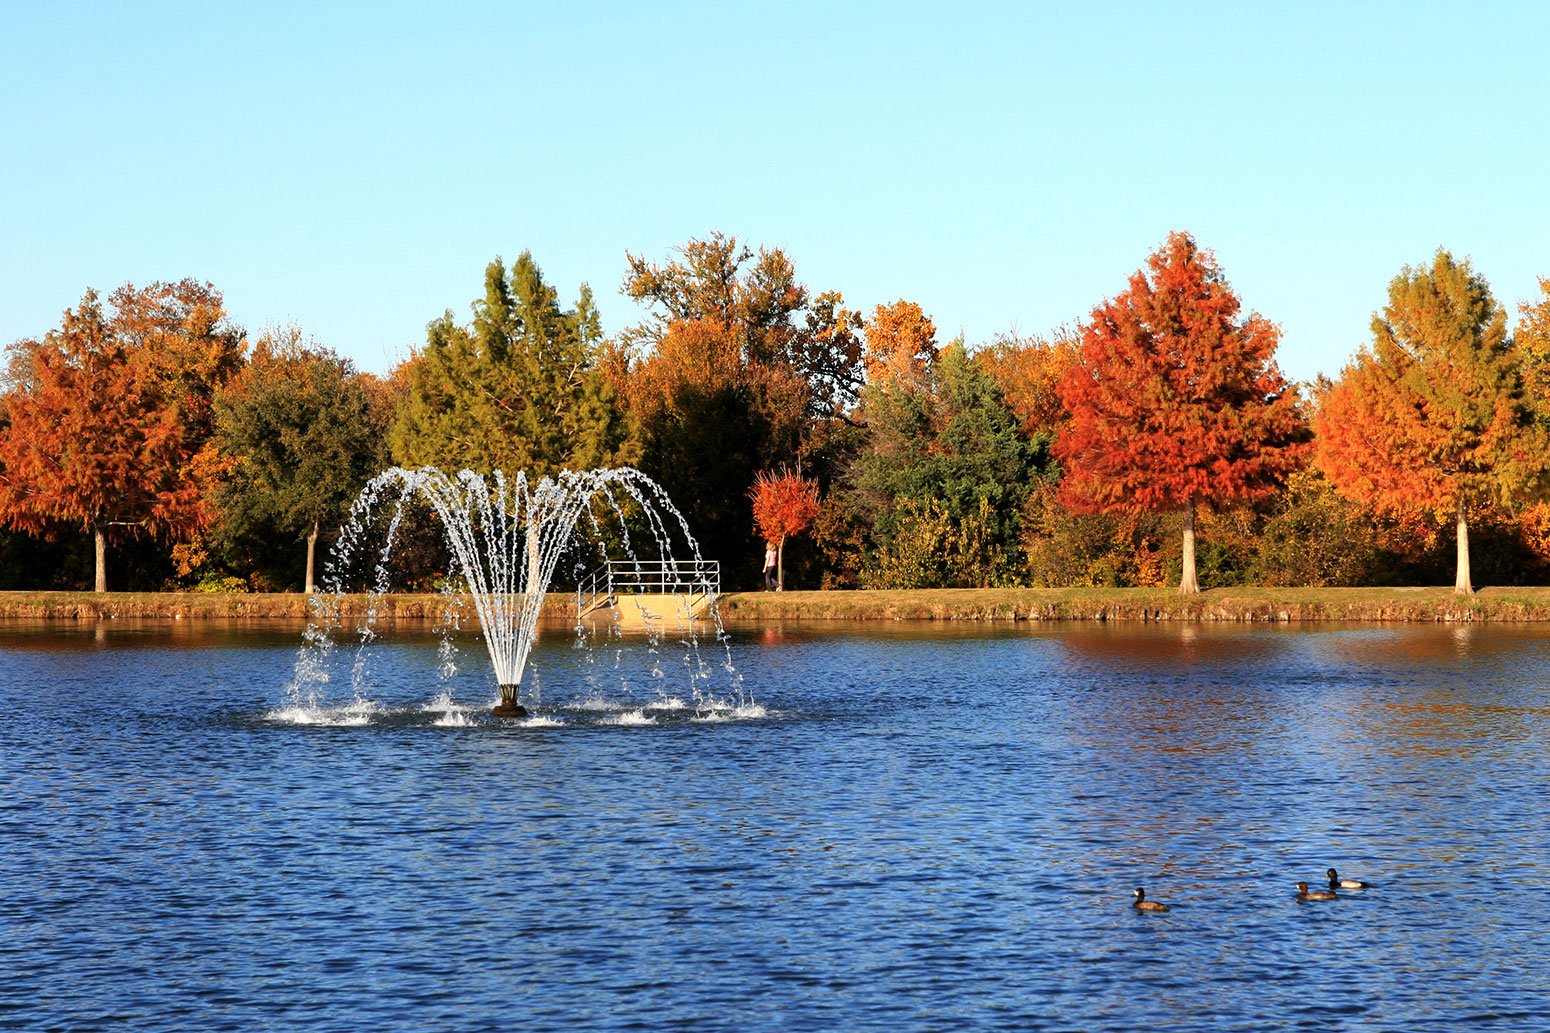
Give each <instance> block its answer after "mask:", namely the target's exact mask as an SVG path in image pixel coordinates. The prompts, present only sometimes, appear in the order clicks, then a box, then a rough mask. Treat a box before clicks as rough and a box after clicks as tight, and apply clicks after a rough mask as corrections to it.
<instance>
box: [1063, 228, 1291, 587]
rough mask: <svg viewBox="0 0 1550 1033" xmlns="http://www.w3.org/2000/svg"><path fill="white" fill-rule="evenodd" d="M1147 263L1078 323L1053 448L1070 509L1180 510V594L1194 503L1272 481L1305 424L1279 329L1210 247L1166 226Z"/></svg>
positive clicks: (1188, 578)
mask: <svg viewBox="0 0 1550 1033" xmlns="http://www.w3.org/2000/svg"><path fill="white" fill-rule="evenodd" d="M1146 264H1147V270H1146V271H1141V270H1138V271H1137V272H1136V273H1135V274H1134V275H1132V276H1131V278H1130V286H1129V288H1128V289H1127V290H1125V291H1124V292H1123V293H1121V294H1119V295H1118V296H1117V297H1115V298H1113V299H1111V300H1109V301H1105V302H1104V303H1103V304H1101V305H1099V306H1098V307H1097V308H1095V309H1093V313H1092V320H1091V322H1089V323H1087V324H1086V325H1085V326H1084V327H1083V328H1082V348H1081V353H1080V356H1079V357H1078V359H1077V361H1076V362H1075V363H1074V364H1073V365H1072V366H1071V367H1070V368H1069V369H1068V370H1067V371H1066V374H1065V376H1064V377H1063V378H1062V379H1061V382H1060V398H1061V401H1062V402H1063V403H1064V404H1065V406H1066V408H1067V409H1068V410H1069V411H1070V413H1071V417H1070V419H1069V421H1067V422H1066V423H1065V424H1064V425H1063V426H1062V427H1061V429H1060V433H1059V436H1058V437H1057V439H1056V442H1055V450H1054V451H1055V455H1056V457H1057V458H1058V459H1060V460H1061V462H1062V463H1063V465H1064V479H1063V481H1062V485H1061V495H1062V498H1063V499H1064V501H1065V502H1066V503H1067V504H1068V505H1071V506H1072V507H1073V508H1076V509H1078V510H1082V511H1087V512H1146V511H1162V510H1169V509H1172V510H1177V511H1179V512H1181V513H1182V514H1183V517H1184V532H1183V534H1184V538H1183V572H1182V575H1181V577H1180V581H1179V591H1180V592H1182V593H1185V594H1193V593H1196V592H1199V591H1200V586H1199V583H1198V581H1197V580H1196V576H1195V512H1196V508H1197V507H1199V506H1201V505H1208V506H1213V507H1219V506H1228V505H1233V504H1239V503H1244V502H1248V501H1251V500H1253V499H1256V498H1259V497H1262V496H1264V495H1266V494H1268V493H1270V492H1272V491H1274V490H1275V488H1276V486H1277V485H1279V484H1280V483H1281V481H1282V480H1283V479H1284V478H1285V476H1286V475H1287V474H1288V473H1289V472H1291V471H1292V470H1293V469H1295V468H1296V467H1297V465H1298V463H1299V462H1300V459H1301V453H1302V450H1303V445H1304V442H1305V441H1306V438H1307V427H1306V424H1305V422H1304V421H1303V418H1302V415H1301V413H1300V411H1299V407H1298V400H1297V393H1296V391H1295V389H1293V388H1292V387H1291V386H1290V385H1289V384H1288V383H1287V381H1286V380H1285V378H1283V377H1282V376H1281V372H1280V370H1279V369H1278V368H1277V366H1276V364H1275V360H1274V353H1275V348H1276V344H1277V342H1278V340H1279V337H1280V333H1279V331H1278V330H1277V329H1276V327H1275V325H1274V324H1272V323H1271V322H1270V321H1269V320H1267V319H1265V318H1263V317H1262V316H1260V315H1258V314H1257V313H1256V314H1252V315H1250V316H1248V317H1247V318H1246V319H1240V318H1239V314H1238V313H1239V301H1238V297H1237V295H1235V294H1234V293H1233V292H1232V288H1231V287H1230V286H1229V285H1228V283H1227V280H1226V278H1225V277H1224V276H1223V275H1222V272H1221V269H1220V268H1219V267H1218V266H1217V264H1216V261H1215V259H1214V258H1213V257H1212V255H1211V253H1210V252H1208V251H1202V250H1201V249H1200V248H1199V247H1198V246H1197V245H1196V243H1195V241H1194V238H1192V237H1191V236H1190V235H1189V234H1187V233H1173V234H1170V235H1169V237H1168V239H1167V241H1166V242H1165V243H1164V244H1163V246H1162V247H1161V248H1160V249H1159V250H1158V251H1157V252H1155V253H1154V254H1152V255H1151V256H1150V257H1148V258H1147V263H1146Z"/></svg>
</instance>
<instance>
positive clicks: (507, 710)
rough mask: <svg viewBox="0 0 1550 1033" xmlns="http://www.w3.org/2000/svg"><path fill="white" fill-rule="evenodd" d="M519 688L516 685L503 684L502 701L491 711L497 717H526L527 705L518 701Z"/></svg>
mask: <svg viewBox="0 0 1550 1033" xmlns="http://www.w3.org/2000/svg"><path fill="white" fill-rule="evenodd" d="M517 689H518V686H516V685H502V686H501V701H500V702H499V703H497V704H496V705H495V709H494V710H492V711H490V713H492V714H494V715H495V716H496V717H526V716H527V707H524V706H523V705H522V704H521V703H518V702H517Z"/></svg>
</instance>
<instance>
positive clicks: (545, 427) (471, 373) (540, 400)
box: [390, 251, 636, 477]
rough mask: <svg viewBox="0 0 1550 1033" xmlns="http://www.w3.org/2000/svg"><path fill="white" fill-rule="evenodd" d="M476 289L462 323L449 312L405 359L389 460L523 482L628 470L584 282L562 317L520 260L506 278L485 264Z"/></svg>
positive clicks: (546, 288) (551, 295) (547, 289)
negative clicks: (567, 472) (480, 291)
mask: <svg viewBox="0 0 1550 1033" xmlns="http://www.w3.org/2000/svg"><path fill="white" fill-rule="evenodd" d="M484 286H485V290H484V297H483V299H482V300H480V301H478V302H476V303H475V305H474V308H473V320H472V322H471V323H469V324H467V325H461V324H459V323H458V322H457V321H456V319H455V318H454V316H453V314H452V312H451V311H450V310H449V311H447V312H446V313H444V314H443V315H442V316H441V318H439V319H437V320H435V321H434V322H432V323H431V324H430V326H429V327H428V328H427V331H426V345H425V348H424V349H423V350H422V351H420V352H419V353H418V354H417V355H415V356H414V357H413V358H412V359H411V360H410V362H409V368H408V371H407V375H406V379H407V382H408V384H407V389H406V391H405V397H404V400H403V404H402V405H401V407H400V410H399V414H398V417H397V419H396V420H395V422H394V424H393V427H392V431H391V435H390V442H391V447H392V453H393V458H394V459H395V460H396V461H397V462H398V463H400V464H402V465H405V466H440V467H443V468H445V469H447V470H449V471H454V470H458V469H462V468H464V467H468V468H471V469H475V470H479V471H484V472H487V471H492V470H505V471H507V472H508V473H516V472H518V471H522V472H525V473H526V474H527V475H528V476H529V477H541V476H548V475H552V474H554V473H556V472H558V471H559V470H561V469H566V468H568V469H588V468H592V467H598V466H613V465H618V464H619V463H622V462H629V461H631V460H632V459H633V458H634V456H635V452H636V450H635V447H634V444H633V442H632V441H631V439H630V436H629V434H628V430H627V426H626V422H625V419H624V416H623V414H622V412H621V411H620V408H619V406H618V405H617V404H616V402H615V398H614V392H613V389H612V387H611V386H610V384H609V382H608V380H607V379H606V378H605V377H604V376H603V373H602V369H601V359H602V347H603V341H602V333H601V327H600V324H599V320H598V315H597V309H596V306H595V304H594V303H593V300H592V295H591V291H590V290H589V289H588V288H587V287H586V286H585V285H583V286H582V289H581V297H580V300H579V301H578V302H577V305H576V307H575V308H573V309H569V310H564V309H561V308H560V306H559V302H558V294H557V292H556V291H555V289H554V288H553V287H551V286H550V285H549V284H548V283H546V282H545V281H544V278H543V273H542V271H541V270H540V269H539V267H538V263H537V262H535V261H534V260H533V256H532V254H531V253H530V252H527V251H524V252H522V254H521V255H520V256H519V257H518V258H517V260H516V262H514V263H513V264H512V266H511V269H510V270H509V271H508V270H507V269H506V268H505V266H504V264H503V263H502V261H501V260H500V259H499V258H497V259H496V260H495V261H493V262H491V263H490V264H489V266H488V267H487V268H486V270H485V284H484Z"/></svg>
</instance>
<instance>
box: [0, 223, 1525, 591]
mask: <svg viewBox="0 0 1550 1033" xmlns="http://www.w3.org/2000/svg"><path fill="white" fill-rule="evenodd" d="M626 264H627V269H626V273H625V276H624V278H623V283H622V288H621V289H622V291H623V292H624V293H625V294H626V295H627V296H629V297H630V298H632V299H634V300H635V301H636V302H637V303H638V304H639V305H640V309H641V313H640V317H639V319H638V321H637V322H636V323H634V324H633V325H631V326H628V327H625V328H623V329H621V330H618V331H617V332H615V333H612V334H610V333H608V332H606V331H605V329H604V327H603V326H602V322H601V319H600V317H599V314H598V311H597V308H596V304H595V301H594V296H593V294H592V292H591V290H590V288H589V287H588V286H587V285H585V284H582V285H581V286H580V288H579V291H578V293H577V295H576V298H575V301H574V302H562V301H561V296H560V294H559V291H558V290H557V289H556V287H555V286H553V285H552V284H550V283H549V282H548V281H547V280H546V279H545V278H544V275H543V272H542V270H541V269H540V267H539V265H538V263H537V261H536V260H535V259H534V257H533V256H532V254H530V253H529V252H523V253H522V254H520V255H519V256H518V257H517V259H516V261H514V262H512V263H510V264H509V265H508V264H507V263H506V262H504V261H503V260H502V259H500V258H497V259H495V260H494V261H492V262H491V263H490V264H489V266H488V267H487V268H486V270H485V274H484V283H483V293H482V295H481V296H480V297H478V298H477V299H476V300H475V301H474V302H473V304H472V306H471V309H470V310H469V311H468V312H467V313H466V314H460V313H458V312H456V311H454V310H452V309H448V310H447V311H446V312H444V313H443V314H442V315H440V316H439V317H437V318H436V319H434V320H432V321H431V322H430V323H429V325H428V327H427V330H426V336H425V341H424V343H423V344H422V345H421V346H419V347H418V348H417V349H416V350H415V351H414V352H413V353H412V354H411V355H410V357H409V358H408V359H406V360H405V361H404V362H402V363H401V364H400V365H399V366H398V367H397V368H395V369H393V370H391V371H390V372H389V373H388V374H387V375H386V376H380V377H379V376H375V375H373V374H371V373H366V372H362V371H360V370H358V369H356V368H355V367H354V365H353V364H352V363H351V362H350V361H349V360H347V359H344V358H342V357H340V356H339V355H337V354H336V353H334V352H333V351H331V350H330V349H329V348H327V347H326V346H324V345H323V344H321V343H319V342H317V341H315V340H313V339H311V338H309V337H308V336H307V335H306V333H305V332H304V331H303V330H302V329H300V328H297V327H271V328H268V329H265V330H263V331H261V332H259V333H257V334H256V335H253V336H251V337H250V336H249V335H248V334H247V333H245V332H244V331H243V330H242V329H241V328H239V327H236V326H234V325H233V324H232V322H231V320H230V319H229V317H228V315H227V313H226V310H225V307H224V300H223V298H222V296H221V294H220V292H219V291H218V290H217V289H216V288H215V287H213V286H212V285H210V284H208V283H201V282H198V281H195V280H183V281H181V282H177V283H153V284H151V285H149V286H144V287H136V286H134V285H125V286H123V287H121V288H119V289H118V290H116V291H115V292H113V293H112V294H111V295H109V296H108V297H107V298H106V299H103V298H102V297H101V296H99V295H98V294H97V293H96V292H95V291H88V292H87V293H86V294H85V296H84V297H83V298H82V299H81V301H80V303H79V304H78V305H76V306H75V307H73V308H71V309H70V310H68V311H66V312H65V313H64V314H63V316H62V318H61V320H60V323H59V325H58V326H56V327H54V328H52V329H49V330H48V331H47V332H45V333H43V334H42V335H41V336H38V337H34V338H27V339H24V340H20V341H17V342H15V343H13V344H11V345H10V346H9V348H8V350H7V363H6V368H5V372H4V381H3V383H0V528H3V530H0V587H4V588H85V587H95V588H96V589H97V590H99V591H102V590H106V588H107V587H108V586H109V583H110V574H109V571H112V575H111V583H112V585H113V587H115V588H124V589H131V588H133V589H161V588H204V589H211V590H294V589H309V590H310V589H311V587H312V586H313V584H314V581H315V580H316V577H317V570H318V565H319V563H318V556H319V553H320V550H321V548H322V547H324V546H326V545H327V544H328V542H329V540H330V537H331V536H332V535H333V534H334V532H335V530H336V528H337V527H338V525H339V523H340V521H341V520H342V519H343V517H344V515H345V514H346V512H347V511H348V508H349V505H350V503H351V501H352V500H353V499H354V498H355V496H356V494H357V493H358V492H359V491H360V489H361V487H362V486H363V485H364V484H365V483H366V481H367V480H369V479H370V477H371V476H372V475H373V474H375V473H376V472H378V471H379V470H380V469H382V468H384V467H386V466H389V465H392V464H399V465H404V466H420V465H435V466H440V467H442V468H443V469H448V470H455V469H461V468H464V467H469V468H473V469H476V470H481V471H488V470H495V469H504V470H508V471H515V470H524V471H526V472H527V473H528V474H529V475H530V476H544V475H549V474H553V473H555V472H557V471H558V470H560V469H563V468H572V469H580V468H587V467H594V466H613V465H621V464H631V465H635V466H638V467H639V468H641V469H642V470H643V471H645V472H646V473H648V474H649V475H651V476H652V477H654V478H655V479H656V480H658V481H659V482H660V483H662V484H663V486H664V487H665V488H666V489H667V491H668V492H669V494H670V496H671V497H672V498H673V499H674V500H675V501H676V502H677V504H678V506H679V507H680V509H681V510H682V511H683V513H684V515H685V517H686V518H687V519H688V521H689V525H690V527H691V528H692V529H693V531H694V532H695V534H696V536H697V537H698V539H699V540H700V543H701V545H702V550H703V552H704V554H705V555H707V556H711V557H716V558H719V559H721V560H722V562H723V566H724V569H725V570H726V571H727V572H728V581H729V583H730V585H731V586H732V587H744V586H746V587H752V586H753V585H754V584H756V583H757V580H758V575H759V570H760V563H761V560H762V556H763V546H762V544H761V543H762V540H764V539H768V540H769V541H770V543H771V544H773V545H778V547H779V556H780V571H781V579H782V581H783V583H787V584H791V585H793V586H799V587H815V588H816V587H828V588H853V587H861V588H912V587H989V586H1003V585H1043V586H1069V585H1115V586H1129V585H1161V584H1170V583H1171V584H1176V585H1178V586H1179V587H1180V589H1181V590H1182V591H1185V592H1193V591H1198V590H1199V586H1200V585H1201V584H1202V583H1203V584H1205V585H1207V586H1208V587H1209V586H1221V585H1234V584H1249V583H1254V584H1268V585H1315V586H1317V585H1355V584H1406V583H1430V582H1434V581H1437V580H1439V579H1441V578H1444V577H1446V576H1448V575H1449V574H1450V573H1451V574H1452V576H1453V577H1454V581H1455V586H1456V588H1457V590H1458V591H1460V592H1468V591H1472V590H1473V585H1474V580H1475V575H1476V573H1478V574H1479V575H1480V576H1482V577H1484V578H1485V579H1487V580H1489V581H1492V582H1494V583H1522V582H1528V581H1538V580H1541V579H1543V578H1544V576H1545V575H1546V573H1550V504H1547V501H1546V500H1547V495H1550V492H1547V488H1550V447H1547V446H1550V278H1547V279H1543V280H1541V281H1540V287H1541V296H1540V297H1539V298H1537V299H1535V300H1532V301H1529V302H1525V303H1523V305H1522V306H1521V310H1520V319H1519V321H1518V324H1517V327H1516V332H1515V333H1513V334H1509V333H1508V332H1507V312H1506V310H1505V309H1504V308H1503V306H1502V305H1501V304H1500V303H1499V302H1498V301H1497V300H1496V299H1495V298H1494V297H1493V296H1492V294H1491V291H1490V288H1489V285H1488V284H1487V283H1486V281H1485V279H1484V278H1483V277H1482V276H1481V275H1480V274H1479V273H1478V272H1476V271H1475V270H1474V269H1473V268H1472V267H1471V265H1470V263H1469V262H1468V261H1467V260H1459V259H1456V258H1454V256H1452V255H1451V254H1449V253H1448V252H1447V251H1444V250H1439V251H1438V252H1437V253H1436V254H1435V255H1434V256H1432V257H1431V259H1430V260H1429V261H1426V262H1422V263H1420V264H1418V265H1415V266H1406V267H1405V268H1403V269H1401V270H1400V271H1399V272H1398V273H1397V274H1396V276H1395V277H1394V278H1393V280H1392V282H1391V283H1390V284H1389V289H1388V298H1387V302H1386V304H1385V305H1384V306H1383V308H1382V309H1381V310H1380V311H1379V312H1377V313H1375V314H1374V316H1373V319H1372V324H1371V343H1370V344H1368V345H1367V346H1365V347H1363V348H1362V349H1361V350H1360V351H1359V352H1358V353H1357V354H1356V355H1355V356H1354V357H1353V358H1352V359H1351V361H1350V362H1349V363H1348V364H1347V365H1346V367H1345V368H1344V369H1343V370H1342V371H1341V373H1340V375H1339V377H1338V378H1336V379H1333V380H1332V379H1329V378H1327V377H1322V376H1321V377H1319V378H1318V379H1317V380H1315V381H1313V382H1312V383H1304V384H1296V383H1292V382H1289V381H1288V380H1287V379H1286V378H1285V377H1284V376H1283V375H1282V373H1281V372H1280V370H1279V367H1278V366H1277V364H1276V361H1275V352H1276V348H1277V345H1278V343H1279V339H1280V331H1279V329H1278V327H1277V326H1276V324H1274V323H1273V322H1272V321H1271V320H1269V319H1268V318H1266V317H1264V316H1262V315H1260V314H1258V313H1257V312H1252V311H1250V312H1247V313H1245V312H1244V311H1243V309H1242V304H1241V301H1240V299H1239V298H1238V296H1237V295H1236V293H1235V292H1234V291H1233V290H1232V288H1231V285H1230V284H1229V282H1228V281H1227V278H1226V276H1225V274H1224V273H1223V271H1222V269H1221V268H1220V266H1219V265H1218V263H1217V262H1216V259H1215V257H1214V255H1213V254H1212V253H1211V252H1210V251H1209V250H1207V249H1204V248H1202V247H1201V246H1200V245H1199V244H1198V243H1197V242H1196V241H1195V240H1194V239H1193V238H1192V237H1191V236H1190V235H1188V234H1186V233H1174V234H1172V235H1170V236H1169V237H1168V239H1167V240H1166V241H1164V242H1163V243H1162V245H1161V246H1160V247H1159V248H1158V249H1157V250H1156V251H1155V252H1153V253H1152V254H1151V255H1149V256H1147V257H1146V259H1145V261H1144V263H1143V265H1142V266H1141V268H1139V269H1137V270H1136V271H1135V272H1134V273H1133V274H1132V275H1131V276H1130V277H1129V279H1128V281H1125V282H1124V285H1123V287H1122V289H1120V290H1119V291H1118V292H1117V293H1116V294H1115V295H1114V296H1113V297H1111V298H1108V299H1105V300H1103V301H1101V302H1100V303H1099V304H1098V305H1096V306H1095V307H1094V308H1093V309H1092V311H1091V313H1090V315H1089V317H1088V318H1087V319H1086V320H1083V321H1080V322H1078V323H1076V324H1074V325H1071V326H1067V327H1062V328H1059V329H1056V330H1055V331H1053V332H1052V333H1050V334H1048V335H1044V336H1031V337H1015V336H1007V337H1003V338H999V339H997V340H994V341H989V342H978V343H976V344H974V345H971V344H970V343H968V342H966V341H964V340H963V339H962V338H958V339H954V340H948V341H942V340H941V339H940V338H939V334H938V331H937V328H936V326H935V324H934V323H933V321H932V319H931V317H930V315H929V314H928V313H927V312H925V311H924V310H923V309H922V307H921V306H920V305H919V304H917V303H915V302H912V301H908V300H904V299H901V300H898V301H894V302H891V303H885V304H878V305H875V306H873V307H872V308H871V310H870V311H862V310H859V309H853V308H851V307H850V306H849V305H848V304H847V302H846V300H845V298H844V296H843V294H841V293H840V292H839V291H837V290H824V291H814V290H812V289H810V288H809V287H808V286H807V285H806V284H804V283H803V282H802V281H801V280H800V279H799V277H798V276H797V273H796V268H795V266H794V264H793V262H792V260H791V259H790V257H789V256H788V255H786V253H785V252H784V251H782V250H781V249H779V248H769V247H753V246H750V245H748V244H746V243H743V242H741V241H739V240H737V239H736V238H735V237H731V236H727V235H723V234H719V233H715V234H711V235H709V236H707V237H704V238H697V239H691V240H689V241H688V242H687V243H686V244H684V245H683V246H682V247H680V248H677V249H675V250H674V251H673V252H672V253H671V254H670V255H668V256H666V257H665V258H663V259H661V260H653V259H651V258H649V257H646V256H640V255H634V254H630V253H626ZM414 541H415V540H414V538H413V536H412V535H411V536H410V542H411V544H410V546H409V547H408V548H406V549H405V550H404V551H405V559H404V560H403V562H402V564H401V566H402V568H403V569H402V570H401V575H402V577H403V580H404V581H405V583H406V584H408V585H409V586H411V587H423V586H425V585H429V584H431V583H433V582H434V581H435V579H436V578H437V577H438V576H440V574H439V572H440V571H444V570H445V569H446V566H445V559H444V557H442V556H440V555H439V553H438V547H437V545H436V542H435V536H434V535H433V534H426V535H424V536H423V538H422V540H420V541H419V544H418V546H416V545H415V544H414Z"/></svg>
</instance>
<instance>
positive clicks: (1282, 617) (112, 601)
mask: <svg viewBox="0 0 1550 1033" xmlns="http://www.w3.org/2000/svg"><path fill="white" fill-rule="evenodd" d="M344 605H345V609H346V611H347V612H349V613H352V614H358V613H362V612H364V610H365V607H366V605H367V597H365V596H360V595H357V596H346V597H345V599H344ZM376 605H377V611H378V612H377V618H378V619H379V620H384V621H395V620H406V621H425V620H436V619H438V618H439V617H440V616H441V615H442V613H443V611H444V610H445V607H446V600H445V599H444V598H443V597H442V596H440V595H436V594H425V595H416V594H389V595H386V596H382V597H380V598H379V599H378V600H377V601H376ZM544 609H545V617H546V618H547V619H553V620H568V619H573V618H574V615H575V598H574V597H573V596H571V595H568V594H565V593H554V594H552V595H550V596H549V597H548V599H547V600H546V602H545V605H544ZM309 612H310V611H309V604H308V599H307V597H306V596H304V595H300V594H294V593H265V594H242V593H234V594H208V593H199V592H106V593H101V594H98V593H92V592H0V619H13V620H27V619H31V620H103V619H129V618H134V619H151V620H155V619H202V618H208V619H225V620H265V619H273V620H298V621H299V620H304V619H306V617H307V616H308V614H309ZM721 613H722V616H723V617H724V618H726V619H727V620H728V621H730V622H735V623H750V624H757V623H765V622H775V621H1000V622H1006V621H1065V620H1078V621H1233V622H1244V623H1248V622H1281V623H1287V622H1294V621H1424V622H1455V621H1550V588H1486V589H1482V590H1481V591H1479V592H1477V593H1475V594H1474V595H1471V596H1458V595H1455V594H1454V593H1453V591H1452V590H1451V589H1447V588H1220V589H1213V590H1210V591H1207V592H1203V593H1201V594H1200V595H1198V596H1192V597H1184V596H1180V595H1178V594H1177V593H1175V592H1171V591H1168V590H1165V589H1152V588H983V589H981V588H963V589H921V590H915V591H855V592H734V593H729V594H727V595H724V596H722V597H721Z"/></svg>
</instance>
